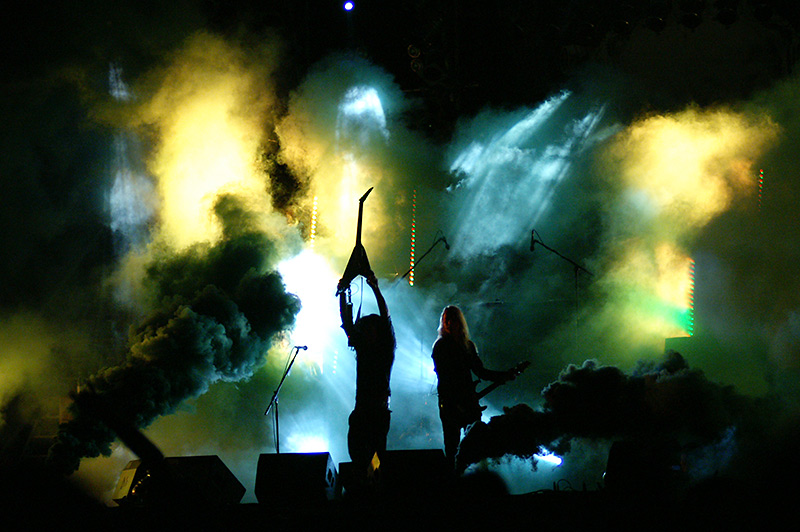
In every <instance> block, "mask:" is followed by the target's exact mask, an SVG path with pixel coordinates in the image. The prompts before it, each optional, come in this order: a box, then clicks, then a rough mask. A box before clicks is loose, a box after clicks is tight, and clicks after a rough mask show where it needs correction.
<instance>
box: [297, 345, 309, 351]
mask: <svg viewBox="0 0 800 532" xmlns="http://www.w3.org/2000/svg"><path fill="white" fill-rule="evenodd" d="M294 348H295V349H297V350H298V351H299V350H300V349H302V350H303V351H305V350H306V349H308V346H307V345H296V346H294Z"/></svg>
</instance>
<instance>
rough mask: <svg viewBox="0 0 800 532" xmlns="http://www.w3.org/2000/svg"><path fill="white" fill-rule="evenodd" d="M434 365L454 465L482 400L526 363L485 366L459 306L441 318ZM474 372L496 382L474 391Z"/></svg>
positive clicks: (447, 309) (448, 309)
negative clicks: (494, 367)
mask: <svg viewBox="0 0 800 532" xmlns="http://www.w3.org/2000/svg"><path fill="white" fill-rule="evenodd" d="M432 357H433V365H434V370H435V371H436V376H437V377H438V394H439V417H440V419H441V420H442V431H443V435H444V452H445V456H446V457H447V459H448V460H449V462H450V464H451V465H452V466H453V468H454V469H455V468H456V455H457V453H458V446H459V443H460V442H461V431H462V429H467V428H468V427H469V426H470V425H472V424H473V423H475V422H477V421H480V419H481V412H482V411H483V409H484V408H485V407H481V405H480V403H479V402H478V401H479V399H480V398H481V397H482V396H483V395H485V394H486V393H488V392H489V391H491V390H492V389H494V388H495V387H497V386H499V385H501V384H503V383H505V382H508V381H509V380H513V379H514V378H515V377H516V376H517V374H519V373H520V372H521V371H522V370H524V369H525V367H526V366H527V364H523V365H518V366H516V367H514V368H511V369H509V370H506V371H497V370H492V369H488V368H486V367H485V366H484V365H483V362H482V361H481V359H480V357H478V351H477V348H476V347H475V344H474V343H473V342H472V340H471V339H470V336H469V328H468V326H467V321H466V319H465V318H464V314H463V313H462V312H461V309H459V308H458V307H456V306H452V305H451V306H447V307H445V309H444V310H443V311H442V315H441V318H440V320H439V336H438V338H437V340H436V342H435V343H434V344H433V354H432ZM473 374H474V375H475V376H476V377H478V378H479V379H482V380H489V381H493V384H492V385H490V387H489V388H488V389H486V390H484V391H482V392H481V393H480V394H479V393H478V392H476V390H475V384H476V383H475V381H474V379H473Z"/></svg>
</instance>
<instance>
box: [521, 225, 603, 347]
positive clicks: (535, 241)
mask: <svg viewBox="0 0 800 532" xmlns="http://www.w3.org/2000/svg"><path fill="white" fill-rule="evenodd" d="M537 234H538V233H537V232H536V230H535V229H534V230H533V231H531V251H533V248H534V245H535V244H539V245H540V246H542V247H543V248H544V249H546V250H547V251H549V252H551V253H553V254H555V255H558V256H559V257H561V258H562V259H564V260H565V261H567V262H569V263H570V264H572V266H573V267H574V268H575V311H576V312H575V329H576V332H577V327H578V324H577V320H578V312H577V310H578V302H579V300H580V297H579V291H578V275H579V274H580V272H584V273H585V274H587V275H589V276H592V275H593V274H592V272H590V271H589V270H587V269H586V268H584V267H583V266H581V265H580V264H578V263H577V262H575V261H574V260H572V259H570V258H568V257H565V256H564V255H562V254H561V253H559V252H558V251H556V250H555V249H553V248H551V247H550V246H548V245H547V244H545V243H544V242H542V241H541V240H538V239H537V238H536V235H537Z"/></svg>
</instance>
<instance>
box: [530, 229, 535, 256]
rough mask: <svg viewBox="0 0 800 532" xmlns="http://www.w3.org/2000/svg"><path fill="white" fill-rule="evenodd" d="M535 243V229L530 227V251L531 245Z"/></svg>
mask: <svg viewBox="0 0 800 532" xmlns="http://www.w3.org/2000/svg"><path fill="white" fill-rule="evenodd" d="M535 244H536V229H531V251H533V246H534V245H535Z"/></svg>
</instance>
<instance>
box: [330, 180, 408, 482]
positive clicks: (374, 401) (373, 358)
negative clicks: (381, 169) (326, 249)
mask: <svg viewBox="0 0 800 532" xmlns="http://www.w3.org/2000/svg"><path fill="white" fill-rule="evenodd" d="M371 191H372V189H371V188H370V189H369V190H368V191H367V193H366V194H364V195H363V196H362V197H361V199H360V200H359V206H358V229H357V232H356V245H355V248H354V249H353V253H352V254H351V255H350V260H349V261H348V263H347V267H346V268H345V271H344V275H343V276H342V279H341V280H340V281H339V284H338V286H337V290H336V293H337V295H338V296H339V312H340V314H341V318H342V328H343V329H344V332H345V333H346V334H347V341H348V345H349V346H350V347H351V348H353V349H354V350H355V352H356V401H355V407H354V408H353V412H352V413H351V414H350V417H349V418H348V432H347V450H348V452H349V454H350V459H351V460H352V462H353V466H354V471H355V473H356V475H357V476H358V477H357V480H362V481H364V482H366V480H367V476H368V471H369V467H370V463H371V460H372V457H373V456H374V455H375V453H376V452H381V451H384V450H386V436H387V434H388V433H389V423H390V417H391V412H390V410H389V396H390V395H391V389H390V387H389V381H390V378H391V372H392V364H393V363H394V350H395V338H394V329H393V327H392V320H391V318H390V316H389V308H388V307H387V306H386V301H385V299H384V298H383V294H381V291H380V288H379V287H378V279H377V278H376V277H375V274H374V273H373V272H372V270H371V269H370V266H369V260H368V259H367V252H366V250H365V249H364V246H362V245H361V218H362V213H363V206H364V200H365V199H366V198H367V195H368V194H369V193H370V192H371ZM358 275H362V276H364V277H365V278H366V280H367V285H368V286H369V287H370V288H371V289H372V292H373V294H374V295H375V300H376V302H377V304H378V312H379V314H368V315H366V316H358V317H357V318H356V320H355V322H354V321H353V305H352V303H351V301H350V283H351V282H352V280H353V279H355V277H357V276H358Z"/></svg>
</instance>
